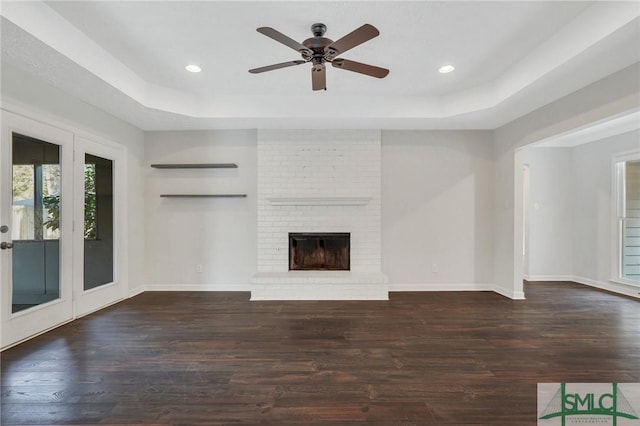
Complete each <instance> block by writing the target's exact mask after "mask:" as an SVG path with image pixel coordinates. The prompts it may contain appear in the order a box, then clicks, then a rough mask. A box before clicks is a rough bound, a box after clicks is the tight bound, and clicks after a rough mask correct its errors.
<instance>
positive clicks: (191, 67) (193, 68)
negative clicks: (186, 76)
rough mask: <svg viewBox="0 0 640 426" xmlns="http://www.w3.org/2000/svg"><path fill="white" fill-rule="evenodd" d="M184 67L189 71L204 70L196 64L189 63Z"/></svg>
mask: <svg viewBox="0 0 640 426" xmlns="http://www.w3.org/2000/svg"><path fill="white" fill-rule="evenodd" d="M184 68H185V69H186V70H187V71H189V72H200V71H202V68H200V67H199V66H197V65H194V64H191V65H187V66H186V67H184Z"/></svg>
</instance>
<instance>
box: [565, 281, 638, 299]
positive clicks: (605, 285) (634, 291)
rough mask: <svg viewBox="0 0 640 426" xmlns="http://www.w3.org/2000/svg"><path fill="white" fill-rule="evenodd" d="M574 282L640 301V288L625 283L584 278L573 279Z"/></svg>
mask: <svg viewBox="0 0 640 426" xmlns="http://www.w3.org/2000/svg"><path fill="white" fill-rule="evenodd" d="M572 281H575V282H577V283H580V284H584V285H588V286H590V287H595V288H599V289H601V290H607V291H610V292H612V293H618V294H623V295H625V296H631V297H634V298H636V299H640V287H638V286H634V285H630V284H624V283H617V282H613V281H608V282H602V281H595V280H592V279H590V278H583V277H573V280H572Z"/></svg>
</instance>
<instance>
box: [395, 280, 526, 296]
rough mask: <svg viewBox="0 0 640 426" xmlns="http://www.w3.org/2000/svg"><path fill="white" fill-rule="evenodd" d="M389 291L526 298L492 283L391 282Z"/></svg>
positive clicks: (522, 294) (520, 293)
mask: <svg viewBox="0 0 640 426" xmlns="http://www.w3.org/2000/svg"><path fill="white" fill-rule="evenodd" d="M389 291H493V292H495V293H498V294H500V295H502V296H504V297H508V298H509V299H513V300H524V298H525V297H524V293H523V292H522V291H518V292H516V291H513V290H510V289H507V288H504V287H500V286H498V285H496V284H492V283H454V284H443V283H439V284H415V283H413V284H389Z"/></svg>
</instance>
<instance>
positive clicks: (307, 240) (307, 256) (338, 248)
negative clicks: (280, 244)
mask: <svg viewBox="0 0 640 426" xmlns="http://www.w3.org/2000/svg"><path fill="white" fill-rule="evenodd" d="M350 240H351V234H350V233H348V232H338V233H335V232H334V233H318V232H313V233H290V234H289V270H290V271H297V270H298V271H299V270H302V271H348V270H349V269H350V260H349V255H350V251H351V250H350Z"/></svg>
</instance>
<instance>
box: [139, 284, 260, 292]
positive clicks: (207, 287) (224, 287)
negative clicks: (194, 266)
mask: <svg viewBox="0 0 640 426" xmlns="http://www.w3.org/2000/svg"><path fill="white" fill-rule="evenodd" d="M144 291H251V284H147V285H146V286H145V288H144Z"/></svg>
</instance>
